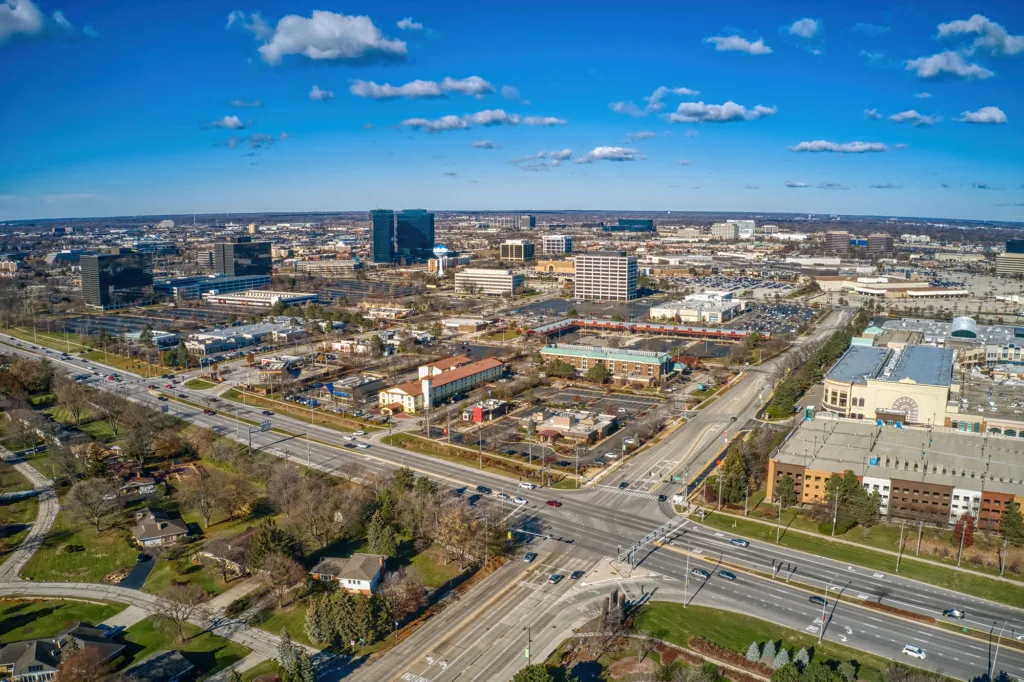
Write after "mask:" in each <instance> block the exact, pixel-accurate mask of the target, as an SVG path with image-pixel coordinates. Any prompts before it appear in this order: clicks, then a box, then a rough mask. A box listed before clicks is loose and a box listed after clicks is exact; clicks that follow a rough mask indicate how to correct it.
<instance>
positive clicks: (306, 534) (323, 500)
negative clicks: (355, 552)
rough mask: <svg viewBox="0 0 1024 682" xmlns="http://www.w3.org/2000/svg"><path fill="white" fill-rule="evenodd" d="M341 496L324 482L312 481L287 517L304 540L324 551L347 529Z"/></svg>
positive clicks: (320, 480) (310, 480)
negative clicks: (345, 527)
mask: <svg viewBox="0 0 1024 682" xmlns="http://www.w3.org/2000/svg"><path fill="white" fill-rule="evenodd" d="M342 507H343V505H342V501H341V493H340V491H338V490H337V489H336V488H335V487H334V486H332V485H330V484H329V483H326V482H324V481H323V480H322V479H309V480H308V481H307V484H306V486H305V489H304V490H303V493H302V494H301V495H300V496H299V498H298V499H297V500H296V501H295V503H294V504H292V505H291V511H289V513H288V516H289V518H290V519H292V521H293V522H294V524H295V526H296V527H297V528H298V530H299V534H300V535H301V536H302V538H303V539H304V540H307V541H309V542H310V543H312V544H314V545H316V546H318V547H319V548H320V549H324V548H325V547H327V545H329V544H330V543H331V542H333V541H334V540H335V539H336V538H337V537H338V536H339V535H340V534H341V532H342V529H343V528H344V526H345V523H344V521H345V518H344V514H343V513H342Z"/></svg>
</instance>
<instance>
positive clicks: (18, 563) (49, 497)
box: [0, 446, 60, 583]
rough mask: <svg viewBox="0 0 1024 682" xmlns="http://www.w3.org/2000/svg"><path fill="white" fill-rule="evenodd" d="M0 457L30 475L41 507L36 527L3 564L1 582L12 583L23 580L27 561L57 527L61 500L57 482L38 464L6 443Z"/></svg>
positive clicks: (0, 571)
mask: <svg viewBox="0 0 1024 682" xmlns="http://www.w3.org/2000/svg"><path fill="white" fill-rule="evenodd" d="M0 457H3V459H5V460H7V461H8V462H11V463H12V464H13V465H14V468H15V469H17V471H18V473H20V474H21V475H22V476H24V477H25V478H26V479H28V482H29V483H30V484H32V487H33V489H35V490H37V491H38V495H37V499H38V500H39V507H38V511H37V512H36V519H35V521H33V523H32V528H30V529H29V531H28V533H27V534H26V536H25V539H24V540H22V541H21V544H20V545H18V546H17V547H16V548H15V549H14V551H13V552H11V553H10V555H8V557H7V559H6V561H4V562H3V564H0V583H8V582H17V581H20V580H21V578H19V577H18V574H19V573H20V572H21V569H22V568H24V567H25V564H27V563H28V560H29V559H31V558H32V554H34V553H35V551H36V549H38V548H39V546H40V545H41V544H42V542H43V540H45V539H46V536H47V534H48V533H49V532H50V529H51V528H52V527H53V522H54V521H55V520H56V518H57V512H58V511H59V510H60V504H59V503H58V502H57V495H56V493H55V492H54V490H53V482H52V481H51V480H50V479H48V478H46V476H43V475H42V474H41V473H39V472H38V471H37V470H36V468H35V467H33V466H32V465H31V464H28V463H27V462H23V461H21V460H19V459H17V458H16V457H15V456H14V455H13V454H12V453H11V451H10V450H8V449H7V448H5V447H2V446H0Z"/></svg>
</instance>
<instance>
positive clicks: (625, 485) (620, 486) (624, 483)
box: [619, 481, 629, 489]
mask: <svg viewBox="0 0 1024 682" xmlns="http://www.w3.org/2000/svg"><path fill="white" fill-rule="evenodd" d="M628 487H629V481H623V482H622V483H620V484H619V489H622V488H628Z"/></svg>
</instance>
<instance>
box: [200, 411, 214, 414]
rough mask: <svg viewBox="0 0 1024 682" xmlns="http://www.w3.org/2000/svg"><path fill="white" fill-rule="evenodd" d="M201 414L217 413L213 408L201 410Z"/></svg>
mask: <svg viewBox="0 0 1024 682" xmlns="http://www.w3.org/2000/svg"><path fill="white" fill-rule="evenodd" d="M203 414H217V413H216V412H214V411H213V410H203Z"/></svg>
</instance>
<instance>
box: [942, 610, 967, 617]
mask: <svg viewBox="0 0 1024 682" xmlns="http://www.w3.org/2000/svg"><path fill="white" fill-rule="evenodd" d="M942 615H943V616H945V617H946V618H963V617H964V612H963V611H961V610H960V609H946V610H945V611H943V612H942Z"/></svg>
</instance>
